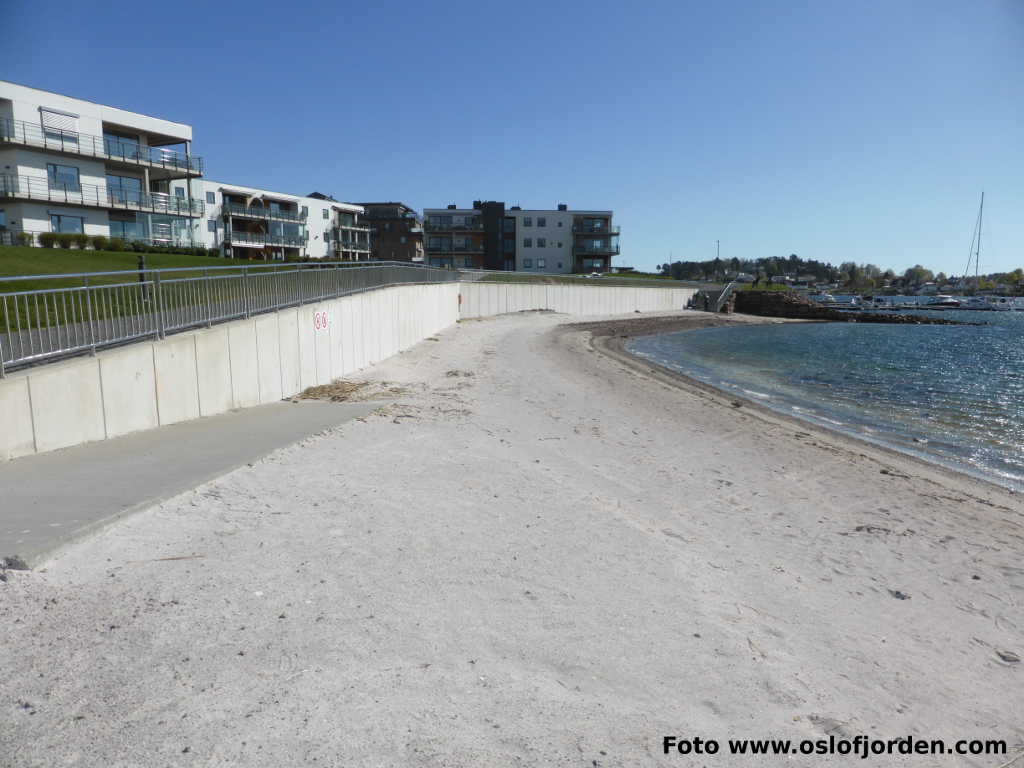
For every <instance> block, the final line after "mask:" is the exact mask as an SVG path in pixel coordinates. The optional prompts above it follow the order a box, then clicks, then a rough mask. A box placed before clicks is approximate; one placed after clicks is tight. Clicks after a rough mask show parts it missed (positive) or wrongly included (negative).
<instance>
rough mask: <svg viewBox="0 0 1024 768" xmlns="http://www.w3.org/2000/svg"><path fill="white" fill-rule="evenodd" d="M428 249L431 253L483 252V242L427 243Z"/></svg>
mask: <svg viewBox="0 0 1024 768" xmlns="http://www.w3.org/2000/svg"><path fill="white" fill-rule="evenodd" d="M427 250H428V251H430V252H431V253H483V252H484V244H483V243H467V244H452V243H447V244H445V245H427Z"/></svg>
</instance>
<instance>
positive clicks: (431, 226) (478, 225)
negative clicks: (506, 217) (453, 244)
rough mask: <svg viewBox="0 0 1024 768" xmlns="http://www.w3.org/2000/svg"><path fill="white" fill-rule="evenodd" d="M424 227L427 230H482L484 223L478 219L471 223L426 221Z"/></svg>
mask: <svg viewBox="0 0 1024 768" xmlns="http://www.w3.org/2000/svg"><path fill="white" fill-rule="evenodd" d="M425 228H426V230H427V232H483V230H484V223H483V222H482V221H479V220H478V221H476V222H474V223H472V224H439V223H437V222H435V221H427V222H426V225H425Z"/></svg>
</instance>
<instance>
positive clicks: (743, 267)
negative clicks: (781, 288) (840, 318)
mask: <svg viewBox="0 0 1024 768" xmlns="http://www.w3.org/2000/svg"><path fill="white" fill-rule="evenodd" d="M658 271H659V272H660V273H661V274H663V275H665V276H667V277H671V278H672V279H674V280H712V281H714V280H718V281H724V280H727V279H731V278H732V277H735V276H736V275H737V274H740V273H746V274H748V275H750V276H751V277H753V279H754V283H755V284H759V283H762V282H763V283H766V284H770V283H772V282H774V279H775V278H778V277H781V276H783V275H790V276H795V277H797V278H799V279H805V280H808V281H811V282H815V283H837V284H838V285H839V286H840V287H842V288H845V289H848V290H850V291H856V292H858V293H865V292H870V291H875V290H880V289H882V288H885V287H887V288H890V289H896V290H906V289H913V288H918V287H920V286H921V285H923V284H925V283H930V282H935V283H937V284H939V285H943V284H944V283H946V282H948V281H950V280H957V279H958V276H956V275H953V276H949V275H946V274H945V273H944V272H939V273H937V274H936V273H934V272H932V271H931V270H930V269H927V268H926V267H923V266H921V265H920V264H916V265H914V266H913V267H910V268H909V269H906V270H904V271H903V273H901V274H897V273H896V272H894V271H893V270H891V269H885V270H883V269H882V268H881V267H879V266H877V265H875V264H857V263H855V262H852V261H846V262H843V263H842V264H840V265H839V266H835V265H834V264H831V263H829V262H823V261H817V260H816V259H802V258H800V257H799V256H797V255H796V254H795V253H791V254H790V255H789V256H787V257H782V256H769V257H766V258H760V259H740V258H735V257H734V258H731V259H720V258H716V259H708V260H707V261H673V262H671V263H666V264H659V265H658ZM997 283H1005V284H1007V285H1009V286H1011V287H1018V286H1021V285H1022V283H1024V270H1022V269H1015V270H1014V271H1012V272H995V273H992V274H988V275H983V276H980V278H979V285H978V287H979V288H980V289H982V290H985V289H990V288H994V287H995V285H996V284H997Z"/></svg>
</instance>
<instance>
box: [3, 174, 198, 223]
mask: <svg viewBox="0 0 1024 768" xmlns="http://www.w3.org/2000/svg"><path fill="white" fill-rule="evenodd" d="M0 198H12V199H17V200H45V201H46V202H50V203H67V204H69V205H81V206H89V207H93V208H118V209H123V210H128V211H146V212H148V213H170V214H175V215H178V216H202V215H203V211H204V210H205V206H204V205H203V203H202V201H200V200H192V201H191V203H190V202H189V201H188V200H187V199H185V198H183V197H176V196H174V195H165V194H163V193H161V192H132V191H129V190H122V189H111V188H109V187H105V186H99V185H95V184H55V183H52V182H51V181H50V179H49V178H46V177H35V176H6V175H0Z"/></svg>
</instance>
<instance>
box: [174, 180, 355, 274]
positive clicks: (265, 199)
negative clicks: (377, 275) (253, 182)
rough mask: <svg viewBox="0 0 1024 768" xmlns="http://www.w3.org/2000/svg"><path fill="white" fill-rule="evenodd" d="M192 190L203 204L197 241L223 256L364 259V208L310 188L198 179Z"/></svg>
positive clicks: (195, 228) (196, 224) (195, 234)
mask: <svg viewBox="0 0 1024 768" xmlns="http://www.w3.org/2000/svg"><path fill="white" fill-rule="evenodd" d="M193 191H194V193H195V194H197V196H198V198H199V199H200V200H201V201H202V202H203V204H204V205H205V216H204V218H203V220H201V221H200V220H197V221H196V222H194V224H193V232H192V238H193V242H194V243H195V244H196V245H202V246H204V247H206V248H219V249H220V250H221V253H222V254H223V255H225V256H231V257H233V258H247V257H248V258H257V259H286V258H287V259H296V258H313V259H331V260H340V261H365V260H366V259H368V258H369V257H370V243H371V240H370V228H369V227H367V226H364V225H363V222H362V221H361V217H362V215H363V208H362V207H361V206H358V205H352V204H351V203H342V202H339V201H337V200H335V199H334V198H332V197H329V196H327V195H323V194H320V193H317V192H313V193H311V194H309V195H305V196H301V195H290V194H287V193H282V192H273V191H271V190H267V189H259V188H256V187H245V186H241V185H238V184H226V183H223V182H219V181H210V180H207V179H202V180H199V181H196V182H193Z"/></svg>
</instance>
